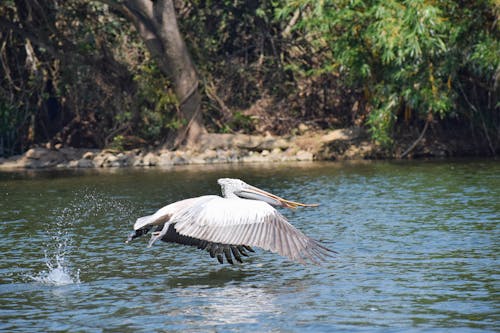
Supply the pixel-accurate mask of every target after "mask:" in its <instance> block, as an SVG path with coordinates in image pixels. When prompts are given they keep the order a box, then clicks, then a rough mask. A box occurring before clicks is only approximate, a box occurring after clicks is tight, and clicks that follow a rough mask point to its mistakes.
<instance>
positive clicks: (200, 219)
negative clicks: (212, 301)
mask: <svg viewBox="0 0 500 333" xmlns="http://www.w3.org/2000/svg"><path fill="white" fill-rule="evenodd" d="M218 183H219V184H220V185H221V187H222V193H223V195H224V197H223V198H222V197H219V196H216V195H206V196H201V197H197V198H191V199H186V200H181V201H178V202H175V203H172V204H170V205H167V206H165V207H163V208H161V209H160V210H158V211H157V212H156V213H154V214H153V215H149V216H145V217H140V218H138V219H137V221H136V223H135V224H134V230H135V231H134V233H132V234H131V235H130V237H129V241H130V240H132V239H134V238H136V237H139V236H142V235H144V234H146V233H147V232H148V231H149V230H151V229H152V228H153V227H154V226H157V227H156V231H155V232H153V235H152V238H151V240H150V242H149V244H150V246H151V245H152V244H153V243H154V242H155V241H156V240H158V239H161V240H163V241H165V242H175V243H180V244H185V245H193V246H197V247H198V248H200V249H205V250H207V251H208V252H209V253H210V255H211V256H212V257H215V256H216V257H217V259H218V260H219V262H221V263H222V262H223V256H222V255H223V254H224V255H225V257H226V259H227V261H228V262H229V263H233V260H232V257H234V258H235V259H236V260H237V261H239V262H241V261H242V260H241V255H243V256H246V255H247V251H251V252H253V250H252V248H251V247H252V246H257V247H260V248H262V249H264V250H269V251H272V252H275V253H278V254H280V255H282V256H285V257H288V258H290V259H292V260H295V261H298V262H301V263H305V262H306V261H311V262H313V263H319V262H320V261H322V260H324V259H325V258H326V257H328V256H329V255H330V254H331V253H332V252H333V251H331V250H329V249H327V248H326V247H324V246H323V245H321V244H320V243H319V242H317V241H316V240H314V239H312V238H310V237H307V236H306V235H304V234H303V233H302V232H301V231H299V230H297V229H296V228H295V227H294V226H292V225H291V224H290V223H289V222H288V221H287V220H286V218H285V217H284V216H283V215H281V213H280V212H278V211H277V210H276V209H275V208H273V207H272V206H271V205H274V206H281V207H287V208H295V207H297V206H316V205H305V204H301V203H297V202H292V201H288V200H285V199H282V198H280V197H277V196H275V195H273V194H271V193H268V192H265V191H262V190H260V189H258V188H256V187H253V186H251V185H248V184H246V183H245V182H243V181H241V180H239V179H228V178H223V179H219V181H218ZM245 198H249V199H245ZM261 200H262V201H261Z"/></svg>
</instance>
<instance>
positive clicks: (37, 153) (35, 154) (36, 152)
mask: <svg viewBox="0 0 500 333" xmlns="http://www.w3.org/2000/svg"><path fill="white" fill-rule="evenodd" d="M48 152H50V150H48V149H47V148H31V149H29V150H28V151H27V152H26V153H25V154H24V156H25V157H26V158H31V159H35V160H37V159H40V158H41V157H43V156H45V155H46V154H47V153H48Z"/></svg>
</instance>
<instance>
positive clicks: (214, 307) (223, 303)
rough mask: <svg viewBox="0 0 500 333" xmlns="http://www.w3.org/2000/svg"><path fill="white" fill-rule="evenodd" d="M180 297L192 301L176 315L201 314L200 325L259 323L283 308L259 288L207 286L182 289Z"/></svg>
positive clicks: (175, 313) (179, 293) (266, 291)
mask: <svg viewBox="0 0 500 333" xmlns="http://www.w3.org/2000/svg"><path fill="white" fill-rule="evenodd" d="M177 295H178V297H180V298H183V299H186V300H189V302H190V303H191V305H190V306H187V307H186V308H179V309H178V310H177V311H176V312H174V313H173V315H174V316H179V315H180V316H183V317H187V316H196V317H199V321H198V322H197V326H199V327H208V326H217V325H221V324H248V323H257V322H258V321H259V319H260V318H263V317H266V316H278V315H279V314H280V312H281V311H282V309H280V307H279V305H277V304H276V300H275V297H274V296H273V294H272V293H270V292H269V290H265V289H263V288H258V287H244V286H235V285H231V286H226V287H224V288H211V289H210V292H209V293H207V290H205V289H192V288H187V289H179V290H178V293H177Z"/></svg>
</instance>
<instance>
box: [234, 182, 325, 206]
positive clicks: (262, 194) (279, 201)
mask: <svg viewBox="0 0 500 333" xmlns="http://www.w3.org/2000/svg"><path fill="white" fill-rule="evenodd" d="M235 194H236V195H238V196H239V197H242V198H246V199H252V200H260V201H264V202H267V203H268V204H270V205H273V206H280V207H286V208H291V209H293V208H297V207H299V206H300V207H317V206H319V204H303V203H300V202H295V201H290V200H286V199H283V198H280V197H278V196H277V195H274V194H272V193H269V192H266V191H264V190H261V189H260V188H257V187H254V186H251V185H248V187H247V188H245V189H244V190H241V191H238V192H236V193H235Z"/></svg>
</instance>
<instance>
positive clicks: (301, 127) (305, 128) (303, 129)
mask: <svg viewBox="0 0 500 333" xmlns="http://www.w3.org/2000/svg"><path fill="white" fill-rule="evenodd" d="M297 130H298V132H299V134H304V133H305V132H307V131H308V130H309V126H307V125H306V124H304V123H300V124H299V126H298V127H297Z"/></svg>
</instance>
